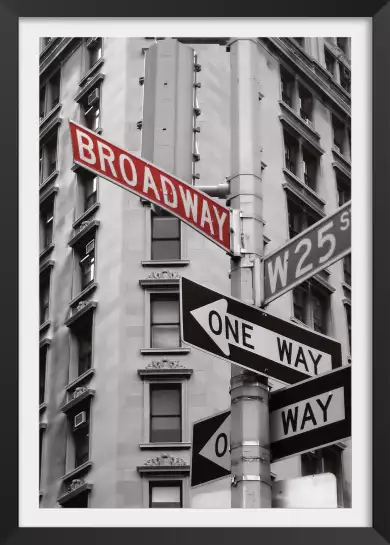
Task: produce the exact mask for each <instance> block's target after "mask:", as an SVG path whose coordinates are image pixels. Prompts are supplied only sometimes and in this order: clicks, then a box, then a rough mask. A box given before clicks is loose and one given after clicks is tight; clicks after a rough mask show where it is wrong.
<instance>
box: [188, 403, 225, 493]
mask: <svg viewBox="0 0 390 545" xmlns="http://www.w3.org/2000/svg"><path fill="white" fill-rule="evenodd" d="M230 416H231V412H230V410H229V411H222V412H219V413H217V414H214V415H213V416H209V417H207V418H203V419H202V420H198V421H196V422H194V423H193V425H192V450H191V479H190V480H191V487H193V488H195V487H197V486H200V485H204V484H207V483H211V482H214V481H217V480H219V479H223V478H224V477H227V476H228V475H230V426H231V422H230V420H231V418H230Z"/></svg>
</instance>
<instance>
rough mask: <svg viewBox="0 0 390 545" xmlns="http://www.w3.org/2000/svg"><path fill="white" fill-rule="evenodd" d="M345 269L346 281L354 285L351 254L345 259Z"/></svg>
mask: <svg viewBox="0 0 390 545" xmlns="http://www.w3.org/2000/svg"><path fill="white" fill-rule="evenodd" d="M343 269H344V282H345V283H346V284H348V285H349V286H352V273H351V254H348V255H347V256H345V257H344V259H343Z"/></svg>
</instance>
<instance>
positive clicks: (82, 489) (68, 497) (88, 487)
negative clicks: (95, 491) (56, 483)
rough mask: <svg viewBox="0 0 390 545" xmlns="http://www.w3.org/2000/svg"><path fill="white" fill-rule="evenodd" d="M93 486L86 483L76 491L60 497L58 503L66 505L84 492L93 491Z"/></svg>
mask: <svg viewBox="0 0 390 545" xmlns="http://www.w3.org/2000/svg"><path fill="white" fill-rule="evenodd" d="M92 486H93V485H92V484H91V483H86V482H84V483H83V484H81V485H80V486H78V487H77V488H75V489H74V490H71V491H70V492H66V493H65V494H63V495H62V496H60V497H59V498H58V500H57V501H58V503H59V504H60V505H63V504H64V503H66V502H68V501H69V500H72V499H73V498H75V497H76V496H78V495H79V494H81V493H82V492H85V491H86V490H87V491H88V492H89V491H90V490H92Z"/></svg>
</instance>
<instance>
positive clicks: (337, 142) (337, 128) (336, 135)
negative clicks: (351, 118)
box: [332, 116, 345, 154]
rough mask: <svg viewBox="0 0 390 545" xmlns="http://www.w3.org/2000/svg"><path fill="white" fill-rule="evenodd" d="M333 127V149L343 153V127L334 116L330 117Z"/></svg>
mask: <svg viewBox="0 0 390 545" xmlns="http://www.w3.org/2000/svg"><path fill="white" fill-rule="evenodd" d="M332 125H333V144H334V147H335V148H336V149H337V150H338V151H340V152H341V153H343V154H344V153H345V149H344V148H345V146H344V137H345V125H344V123H343V122H342V121H340V120H339V119H338V118H337V117H336V116H332Z"/></svg>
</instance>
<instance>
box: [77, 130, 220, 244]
mask: <svg viewBox="0 0 390 545" xmlns="http://www.w3.org/2000/svg"><path fill="white" fill-rule="evenodd" d="M69 128H70V134H71V139H72V147H73V159H74V162H75V163H76V164H78V165H80V166H82V167H84V168H86V169H88V170H89V171H91V172H93V173H94V174H96V175H98V176H101V177H102V178H106V179H107V180H109V181H110V182H113V183H114V184H117V185H119V186H120V187H122V188H124V189H127V190H128V191H131V192H132V193H135V194H136V195H138V196H139V197H143V198H145V199H148V200H149V201H151V202H153V203H155V204H157V205H158V206H160V207H161V208H164V209H165V210H167V211H168V212H170V213H172V214H174V215H175V216H177V217H178V218H179V219H181V220H182V221H184V222H185V223H187V224H188V225H190V226H191V227H193V228H194V229H196V230H197V231H199V232H200V233H202V234H203V235H204V236H206V237H207V238H209V239H210V240H212V241H213V242H215V244H218V246H221V248H223V249H224V250H226V251H227V252H230V210H229V208H227V207H226V206H222V205H221V204H219V203H217V202H216V201H215V200H214V199H212V198H210V197H209V196H208V195H206V194H205V193H203V192H202V191H199V190H198V189H195V188H194V187H192V186H191V185H189V184H188V183H186V182H183V181H182V180H178V179H177V178H176V177H174V176H172V175H171V174H168V173H167V172H165V171H164V170H161V169H160V168H158V167H157V166H155V165H153V164H152V163H149V162H148V161H145V160H144V159H141V158H140V157H136V156H135V155H133V154H131V153H129V152H128V151H126V150H124V149H122V148H119V147H118V146H115V145H114V144H112V143H111V142H108V141H107V140H104V139H103V138H101V137H100V136H98V135H97V134H96V133H94V132H93V131H90V130H89V129H86V128H85V127H82V126H81V125H77V124H76V123H74V122H73V121H69Z"/></svg>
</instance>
